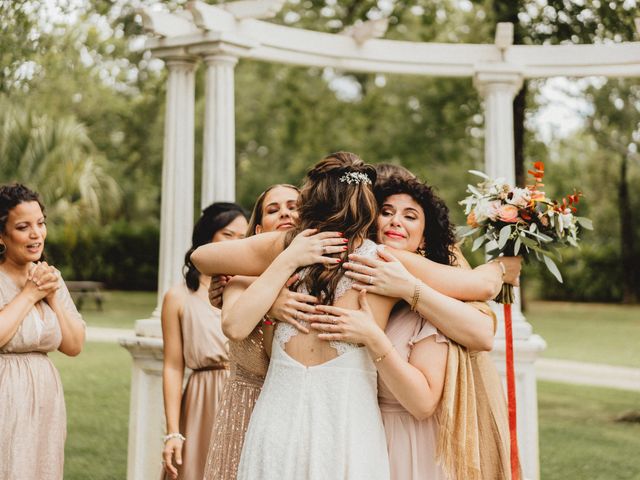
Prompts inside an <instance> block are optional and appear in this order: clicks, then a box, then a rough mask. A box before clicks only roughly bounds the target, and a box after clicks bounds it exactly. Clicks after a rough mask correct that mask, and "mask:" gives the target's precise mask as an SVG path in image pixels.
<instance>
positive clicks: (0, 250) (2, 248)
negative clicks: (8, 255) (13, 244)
mask: <svg viewBox="0 0 640 480" xmlns="http://www.w3.org/2000/svg"><path fill="white" fill-rule="evenodd" d="M6 251H7V246H6V245H5V244H4V243H0V256H2V255H4V254H5V252H6Z"/></svg>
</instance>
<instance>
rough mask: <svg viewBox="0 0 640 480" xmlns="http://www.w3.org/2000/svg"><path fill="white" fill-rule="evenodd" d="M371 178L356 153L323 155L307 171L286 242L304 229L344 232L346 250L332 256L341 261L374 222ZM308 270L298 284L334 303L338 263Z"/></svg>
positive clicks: (373, 177) (368, 168) (369, 169)
mask: <svg viewBox="0 0 640 480" xmlns="http://www.w3.org/2000/svg"><path fill="white" fill-rule="evenodd" d="M375 181H376V170H375V168H374V167H373V166H372V165H368V164H366V163H364V162H363V161H362V159H361V158H360V157H358V156H357V155H356V154H354V153H349V152H336V153H332V154H331V155H328V156H326V157H325V158H323V159H322V160H321V161H320V162H318V163H317V164H316V165H315V166H314V167H313V168H312V169H311V170H310V171H309V173H307V177H306V179H305V182H304V185H303V186H302V190H301V191H300V196H299V197H298V225H297V227H296V228H295V229H293V230H291V231H289V232H288V234H287V238H286V244H287V245H288V244H289V243H290V242H291V240H293V237H295V236H296V235H297V234H298V233H300V232H301V231H303V230H306V229H308V228H316V229H318V231H319V232H328V231H336V232H342V234H343V236H344V238H346V239H348V240H349V242H348V244H347V250H346V251H345V252H342V253H339V254H334V255H333V256H334V257H335V258H340V259H342V261H345V260H346V259H347V256H348V255H349V254H350V253H352V252H353V250H354V249H355V247H357V246H360V244H361V243H362V242H363V241H364V240H365V239H366V238H367V233H368V231H369V229H370V227H371V226H372V225H373V223H374V222H375V221H376V218H377V213H378V206H377V202H376V197H375V195H374V194H373V186H374V184H375ZM306 268H307V269H308V270H307V274H306V275H305V277H304V278H303V279H302V280H300V282H299V283H302V284H304V286H305V287H306V288H307V290H308V291H309V293H310V294H311V295H314V296H316V297H318V299H319V300H320V302H321V303H323V304H326V305H329V304H332V303H333V301H334V297H335V290H336V286H337V285H338V281H339V280H340V278H341V277H342V275H343V274H344V270H343V269H342V266H341V263H336V264H335V265H322V264H315V265H311V266H310V267H306ZM295 286H296V287H297V286H298V285H295Z"/></svg>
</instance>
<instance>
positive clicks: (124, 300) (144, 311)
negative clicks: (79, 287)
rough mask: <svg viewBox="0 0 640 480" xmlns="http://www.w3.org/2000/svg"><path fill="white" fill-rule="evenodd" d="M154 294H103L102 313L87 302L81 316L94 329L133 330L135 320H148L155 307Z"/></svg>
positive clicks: (114, 292) (113, 291) (111, 292)
mask: <svg viewBox="0 0 640 480" xmlns="http://www.w3.org/2000/svg"><path fill="white" fill-rule="evenodd" d="M156 298H157V294H156V292H123V291H117V290H110V291H107V292H104V304H103V309H102V311H100V310H98V309H97V308H96V305H95V303H94V302H93V301H90V300H87V301H85V302H84V305H83V307H82V312H81V313H82V316H83V317H84V319H85V321H86V322H87V324H88V325H92V326H95V327H113V328H133V326H134V324H135V322H136V320H138V319H140V318H149V317H150V316H151V313H152V312H153V310H154V309H155V307H156Z"/></svg>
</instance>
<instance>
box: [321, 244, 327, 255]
mask: <svg viewBox="0 0 640 480" xmlns="http://www.w3.org/2000/svg"><path fill="white" fill-rule="evenodd" d="M325 253H327V247H325V246H324V245H323V246H322V255H324V254H325Z"/></svg>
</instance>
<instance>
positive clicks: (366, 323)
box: [312, 177, 520, 480]
mask: <svg viewBox="0 0 640 480" xmlns="http://www.w3.org/2000/svg"><path fill="white" fill-rule="evenodd" d="M376 196H377V198H378V201H379V205H380V214H379V217H378V223H377V229H378V232H377V235H378V239H379V241H381V242H382V243H384V244H385V245H388V246H390V247H394V248H395V249H399V250H400V249H401V250H407V251H418V252H421V253H422V254H423V255H425V256H426V257H427V258H430V259H432V260H434V261H436V262H439V263H444V264H455V263H463V260H460V261H458V260H457V258H456V256H455V248H454V236H453V233H452V226H451V224H450V223H449V221H448V211H447V209H446V206H445V205H444V203H443V202H442V201H441V200H440V199H438V198H437V197H436V196H435V195H434V194H433V192H432V191H431V189H430V188H429V187H428V186H426V185H424V184H422V183H420V182H418V181H417V180H415V179H410V178H407V177H405V178H398V177H395V178H394V177H392V178H390V179H386V180H385V181H384V182H383V183H382V184H381V185H379V186H377V187H376ZM379 256H380V257H381V260H371V259H365V258H362V257H360V256H352V257H350V260H352V261H355V262H358V263H360V265H358V264H355V263H347V264H345V268H347V269H348V270H349V272H348V273H347V275H348V276H349V277H351V278H352V279H354V280H357V281H359V282H361V283H359V284H356V285H355V286H354V288H356V289H359V290H361V291H369V292H372V293H377V294H382V295H388V296H396V297H399V298H403V299H404V300H405V303H404V304H401V305H400V306H396V308H395V310H394V311H393V313H392V315H391V317H390V318H389V322H388V324H387V327H386V330H385V332H383V331H382V330H381V329H380V328H378V327H377V325H376V324H375V323H374V321H373V319H372V317H371V315H370V312H369V310H368V306H367V302H366V299H365V297H364V295H363V296H361V309H360V310H359V311H346V310H342V309H335V308H331V307H322V306H321V307H318V308H319V309H320V310H323V311H325V312H326V313H327V314H329V315H320V316H317V317H315V320H316V321H317V322H318V323H316V324H314V325H312V327H313V328H316V329H317V330H319V331H321V332H325V333H323V334H322V335H321V337H322V338H324V339H325V340H334V341H335V340H342V341H350V342H357V343H362V344H364V345H366V346H367V347H368V348H369V350H370V352H371V355H372V356H374V357H375V360H376V366H377V368H378V374H379V390H378V400H379V404H380V410H381V412H382V418H383V421H384V426H385V433H386V437H387V444H388V450H389V457H390V465H391V479H392V480H422V479H435V480H441V479H442V480H444V479H454V478H458V480H462V479H464V480H467V479H506V478H508V469H507V470H506V471H505V469H504V468H503V467H502V466H503V465H508V464H505V462H506V461H508V455H506V453H507V450H506V445H507V444H506V437H504V429H503V431H502V432H498V433H496V434H495V435H491V434H490V433H491V429H492V428H494V429H495V428H498V426H503V425H504V420H505V418H506V417H504V415H503V413H504V411H505V403H504V397H501V391H500V385H499V382H498V383H496V382H494V381H493V380H494V379H495V378H497V374H496V373H495V367H494V368H493V373H494V374H495V375H493V374H491V370H490V369H489V370H487V364H486V362H475V363H472V362H468V361H467V360H468V358H469V355H468V354H465V353H461V352H460V350H461V349H462V348H463V347H460V346H459V345H458V344H456V343H453V342H451V341H450V340H449V339H448V338H447V337H445V336H444V335H443V334H442V333H441V332H440V331H439V330H438V328H437V327H439V328H441V330H442V331H443V332H446V334H447V335H449V336H450V337H452V338H454V339H455V340H456V341H458V342H460V343H461V344H464V345H467V346H468V347H470V348H471V349H473V350H476V351H482V350H485V351H486V350H489V349H490V348H491V346H492V341H493V331H494V322H495V318H494V317H493V316H492V314H491V313H490V312H491V311H490V309H488V307H487V306H486V304H482V303H480V304H476V305H471V304H467V303H463V302H460V301H457V300H454V299H452V298H448V297H446V296H444V295H441V294H439V293H438V292H436V291H435V290H433V289H431V288H430V287H428V286H427V285H424V284H422V283H421V282H419V281H418V280H417V279H416V278H415V277H414V276H412V275H411V274H410V273H409V272H408V271H407V270H406V269H405V268H404V267H403V266H402V265H401V264H400V262H398V261H397V260H396V259H395V258H394V257H393V256H392V255H391V254H390V253H388V252H385V251H384V250H380V251H379ZM501 262H502V263H503V267H504V270H505V272H504V275H503V279H504V281H507V282H509V283H517V277H518V274H519V271H520V259H517V258H504V259H502V260H501ZM501 268H502V267H501ZM465 352H466V350H465ZM473 355H483V353H481V352H477V353H475V354H473ZM484 355H486V353H484ZM479 364H481V365H482V368H481V369H479V368H478V365H479ZM467 369H468V371H466V370H467ZM472 371H475V373H476V376H475V380H476V385H475V387H474V381H473V380H474V378H472V377H473V374H472ZM487 372H488V374H487ZM468 380H470V382H469V383H470V384H471V385H466V383H465V382H466V381H468ZM483 381H484V384H482V382H483ZM460 383H462V387H461V388H456V387H459V385H460ZM487 387H490V388H491V389H493V391H494V392H495V395H493V394H491V395H487V391H485V390H483V389H484V388H487ZM460 392H463V393H462V394H461V393H460ZM456 395H459V396H458V399H460V398H461V396H462V397H464V400H465V401H468V403H469V404H468V405H467V409H466V410H465V409H462V408H460V406H459V405H458V403H463V404H464V403H465V402H457V401H456ZM487 397H490V398H487ZM487 399H488V400H491V401H492V402H493V403H492V404H491V405H492V407H493V408H492V409H488V408H487V406H486V405H482V403H483V401H484V400H487ZM500 402H501V404H500ZM455 407H457V409H455ZM452 408H453V409H454V410H455V411H453V412H452V411H451V410H452ZM436 413H437V415H436ZM452 417H455V418H452ZM494 424H496V425H498V426H494ZM481 427H482V430H481ZM501 435H502V436H501ZM462 437H464V438H462ZM480 439H482V440H485V442H484V443H483V447H482V448H483V451H482V452H481V451H480V443H481V442H480Z"/></svg>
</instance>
